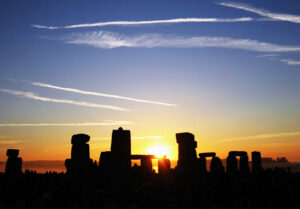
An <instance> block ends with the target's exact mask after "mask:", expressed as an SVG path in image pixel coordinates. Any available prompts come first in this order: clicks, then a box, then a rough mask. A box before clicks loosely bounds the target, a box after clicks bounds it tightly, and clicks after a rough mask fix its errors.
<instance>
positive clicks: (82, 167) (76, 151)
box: [65, 134, 93, 177]
mask: <svg viewBox="0 0 300 209" xmlns="http://www.w3.org/2000/svg"><path fill="white" fill-rule="evenodd" d="M89 140H90V136H89V135H86V134H75V135H73V136H72V139H71V143H72V149H71V159H66V161H65V166H66V168H67V173H69V174H71V175H73V176H76V177H88V176H89V174H90V173H91V171H92V168H93V160H92V159H90V147H89V145H88V144H87V142H88V141H89Z"/></svg>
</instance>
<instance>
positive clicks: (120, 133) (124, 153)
mask: <svg viewBox="0 0 300 209" xmlns="http://www.w3.org/2000/svg"><path fill="white" fill-rule="evenodd" d="M111 153H112V157H113V161H114V167H115V168H116V170H119V171H125V172H126V171H129V169H130V167H131V159H130V155H131V137H130V131H129V130H123V129H122V128H121V127H120V128H119V129H118V130H113V133H112V140H111Z"/></svg>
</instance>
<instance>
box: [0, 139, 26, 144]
mask: <svg viewBox="0 0 300 209" xmlns="http://www.w3.org/2000/svg"><path fill="white" fill-rule="evenodd" d="M22 142H25V140H15V139H12V140H0V144H1V145H13V144H20V143H22Z"/></svg>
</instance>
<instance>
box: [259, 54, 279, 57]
mask: <svg viewBox="0 0 300 209" xmlns="http://www.w3.org/2000/svg"><path fill="white" fill-rule="evenodd" d="M277 56H278V54H262V55H258V56H256V57H277Z"/></svg>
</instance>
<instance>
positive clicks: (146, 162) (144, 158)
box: [130, 155, 156, 172]
mask: <svg viewBox="0 0 300 209" xmlns="http://www.w3.org/2000/svg"><path fill="white" fill-rule="evenodd" d="M130 158H131V159H132V160H140V161H141V168H142V170H143V171H146V172H149V171H150V172H152V159H155V158H156V157H155V155H131V156H130Z"/></svg>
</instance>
